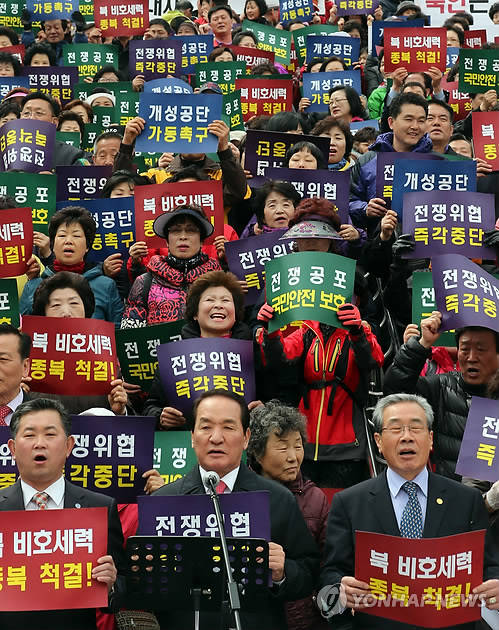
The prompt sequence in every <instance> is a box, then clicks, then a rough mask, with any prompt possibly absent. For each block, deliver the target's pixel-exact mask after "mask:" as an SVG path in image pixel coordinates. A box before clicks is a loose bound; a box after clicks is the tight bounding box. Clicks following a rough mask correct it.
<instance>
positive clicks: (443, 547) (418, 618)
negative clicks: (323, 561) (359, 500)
mask: <svg viewBox="0 0 499 630" xmlns="http://www.w3.org/2000/svg"><path fill="white" fill-rule="evenodd" d="M438 501H439V499H437V502H438ZM440 501H442V502H443V499H440ZM484 540H485V530H480V531H474V532H468V533H466V534H457V535H455V536H446V537H443V538H418V539H411V540H410V541H408V540H407V538H400V537H398V536H387V535H385V534H373V533H371V532H359V531H358V532H356V535H355V577H356V578H357V579H358V580H361V581H362V582H366V583H367V584H369V586H370V590H371V593H372V595H373V596H374V602H373V605H372V606H370V607H368V608H365V609H363V611H362V612H366V613H368V614H371V615H374V616H375V617H385V618H386V619H393V620H394V621H400V622H403V623H407V621H408V619H410V621H411V624H413V625H414V626H421V627H424V628H443V627H447V626H453V625H455V624H461V623H466V622H471V621H475V620H476V619H479V618H480V602H479V599H478V597H477V596H475V597H474V598H473V596H472V599H471V601H470V599H469V597H468V596H469V595H472V590H473V589H474V588H475V587H476V586H478V585H479V584H481V583H482V581H483V548H484Z"/></svg>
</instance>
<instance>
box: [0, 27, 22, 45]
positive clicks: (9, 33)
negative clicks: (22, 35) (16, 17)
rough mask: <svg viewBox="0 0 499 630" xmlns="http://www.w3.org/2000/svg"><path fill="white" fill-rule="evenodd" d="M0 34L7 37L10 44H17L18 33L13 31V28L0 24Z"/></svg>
mask: <svg viewBox="0 0 499 630" xmlns="http://www.w3.org/2000/svg"><path fill="white" fill-rule="evenodd" d="M0 35H5V37H8V38H9V39H10V43H11V44H12V46H17V45H18V44H19V35H18V34H17V33H16V32H15V31H14V29H12V28H9V27H8V26H0Z"/></svg>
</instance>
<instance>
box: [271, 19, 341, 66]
mask: <svg viewBox="0 0 499 630" xmlns="http://www.w3.org/2000/svg"><path fill="white" fill-rule="evenodd" d="M337 32H338V27H337V26H336V25H333V24H312V25H311V26H305V28H298V29H296V30H294V31H292V33H291V34H292V36H293V43H294V46H295V51H296V58H297V61H298V63H299V64H300V65H303V64H304V63H305V60H306V54H307V37H308V36H309V35H331V34H332V33H337ZM276 61H277V59H276Z"/></svg>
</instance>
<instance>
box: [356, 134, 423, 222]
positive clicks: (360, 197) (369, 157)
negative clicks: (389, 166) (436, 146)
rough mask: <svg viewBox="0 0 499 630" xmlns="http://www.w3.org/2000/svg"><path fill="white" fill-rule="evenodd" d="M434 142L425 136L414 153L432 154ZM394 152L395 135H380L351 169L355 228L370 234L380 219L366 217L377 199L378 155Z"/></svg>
mask: <svg viewBox="0 0 499 630" xmlns="http://www.w3.org/2000/svg"><path fill="white" fill-rule="evenodd" d="M432 149H433V145H432V142H431V140H430V137H429V136H428V134H426V133H425V134H424V136H423V137H422V138H421V140H420V141H419V142H418V143H417V144H416V146H415V147H414V149H413V151H414V153H431V151H432ZM387 151H390V152H393V151H395V149H394V148H393V133H392V132H391V131H390V132H389V133H382V134H380V135H379V136H378V137H377V138H376V140H375V141H374V142H373V144H371V146H370V147H369V151H368V152H367V153H364V155H362V156H361V158H360V159H359V160H358V161H357V163H356V164H355V166H353V167H352V168H351V169H350V204H349V212H350V218H351V219H352V223H353V224H354V225H355V227H357V228H359V227H361V228H367V230H368V232H369V233H370V232H372V230H373V229H374V228H375V227H376V224H377V223H378V221H379V218H378V217H368V216H366V206H367V203H368V202H369V200H370V199H373V198H374V197H376V163H377V160H376V153H384V152H387Z"/></svg>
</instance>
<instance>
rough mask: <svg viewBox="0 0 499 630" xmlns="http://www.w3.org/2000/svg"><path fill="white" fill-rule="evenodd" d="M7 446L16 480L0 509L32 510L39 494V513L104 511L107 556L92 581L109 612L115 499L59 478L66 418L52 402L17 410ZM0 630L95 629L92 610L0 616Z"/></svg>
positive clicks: (117, 546)
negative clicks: (104, 590) (100, 587)
mask: <svg viewBox="0 0 499 630" xmlns="http://www.w3.org/2000/svg"><path fill="white" fill-rule="evenodd" d="M10 431H11V435H12V438H11V439H10V440H9V448H10V451H11V453H12V455H13V456H14V457H15V458H16V464H17V467H18V469H19V474H20V477H19V479H18V480H17V482H16V483H15V484H14V485H13V486H10V487H9V488H6V489H5V490H2V491H1V493H0V511H3V512H5V511H11V510H26V511H31V510H37V509H39V506H38V504H37V503H36V498H35V495H36V494H37V493H40V492H44V493H45V494H46V495H47V496H46V499H45V506H46V507H45V508H44V509H61V508H77V509H78V508H87V507H106V508H107V511H108V544H107V547H108V549H107V555H105V556H102V557H100V558H99V559H98V560H97V566H95V567H94V568H93V569H92V578H93V579H94V580H97V581H98V582H103V583H105V584H106V585H107V587H108V593H109V605H110V607H112V608H113V609H114V608H115V607H116V606H118V605H119V601H120V600H121V599H122V598H123V592H124V576H123V575H119V574H118V571H119V572H120V573H123V570H124V564H125V563H124V551H123V533H122V530H121V524H120V520H119V517H118V511H117V507H116V501H115V500H114V499H111V498H109V497H106V496H104V495H102V494H98V493H96V492H90V491H89V490H85V489H84V488H79V487H78V486H75V485H73V484H72V483H70V482H68V481H66V480H65V479H64V476H63V474H62V470H63V468H64V464H65V461H66V458H67V457H68V456H69V454H70V452H71V450H72V448H73V445H74V438H73V436H72V435H71V420H70V417H69V415H68V414H67V413H66V410H65V409H64V407H63V406H62V405H61V404H60V403H59V402H58V401H56V400H48V399H43V398H38V399H36V400H30V401H28V402H24V403H22V404H21V405H19V406H18V407H17V409H16V410H15V412H14V413H13V415H12V419H11V422H10ZM0 628H2V630H24V629H26V630H27V629H28V628H29V630H42V629H43V630H94V629H95V628H96V616H95V608H83V607H82V608H79V609H71V610H49V611H33V612H0Z"/></svg>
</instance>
